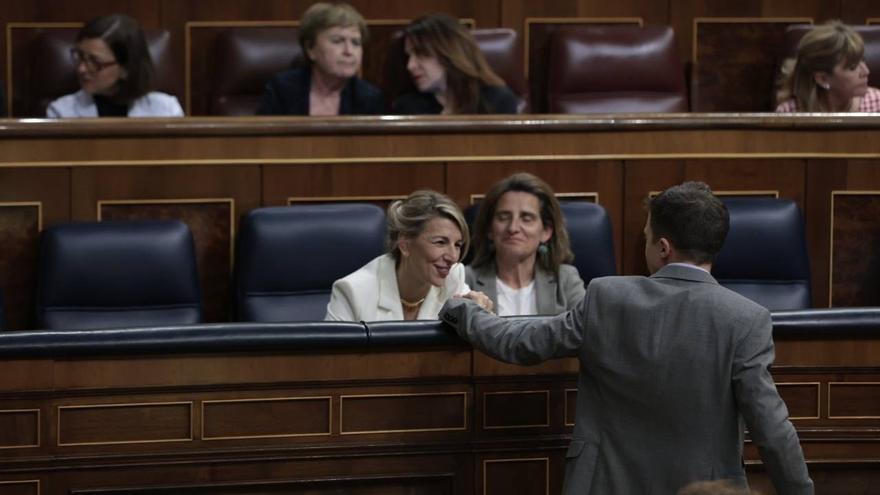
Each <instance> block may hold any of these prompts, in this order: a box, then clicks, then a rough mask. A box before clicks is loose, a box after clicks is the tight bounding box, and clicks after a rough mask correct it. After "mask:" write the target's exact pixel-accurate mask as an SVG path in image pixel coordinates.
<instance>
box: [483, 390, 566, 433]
mask: <svg viewBox="0 0 880 495" xmlns="http://www.w3.org/2000/svg"><path fill="white" fill-rule="evenodd" d="M548 426H550V391H549V390H511V391H497V392H484V393H483V428H484V429H486V430H491V429H499V428H546V427H548Z"/></svg>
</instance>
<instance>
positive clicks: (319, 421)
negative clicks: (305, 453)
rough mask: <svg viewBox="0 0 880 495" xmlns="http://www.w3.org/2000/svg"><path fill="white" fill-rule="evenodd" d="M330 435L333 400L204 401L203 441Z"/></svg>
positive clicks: (320, 398) (295, 398)
mask: <svg viewBox="0 0 880 495" xmlns="http://www.w3.org/2000/svg"><path fill="white" fill-rule="evenodd" d="M329 434H330V397H291V398H266V399H239V400H212V401H203V402H202V438H203V439H205V440H220V439H230V438H259V437H263V438H266V437H300V436H312V435H329Z"/></svg>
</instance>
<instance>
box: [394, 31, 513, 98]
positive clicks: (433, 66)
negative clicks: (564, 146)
mask: <svg viewBox="0 0 880 495" xmlns="http://www.w3.org/2000/svg"><path fill="white" fill-rule="evenodd" d="M403 43H404V51H405V52H406V56H407V64H406V69H407V71H408V72H409V75H410V78H411V79H412V82H413V84H414V85H415V86H416V88H417V89H418V92H416V93H409V94H405V95H402V96H400V97H399V98H397V99H396V100H395V101H394V104H393V106H392V110H393V111H394V113H399V114H486V113H517V106H518V105H519V99H518V98H517V97H516V95H514V94H513V92H512V91H510V89H508V87H507V86H506V85H505V84H504V80H502V79H501V78H500V77H498V75H497V74H495V72H494V71H492V68H491V67H489V63H488V62H486V57H484V56H483V53H482V52H481V51H480V48H479V47H478V46H477V42H476V41H475V40H474V37H473V35H471V33H470V31H468V30H467V29H466V28H465V27H464V26H462V25H461V22H459V20H458V19H456V18H454V17H451V16H448V15H446V14H431V15H427V16H424V17H421V18H419V19H416V20H414V21H412V22H411V23H410V24H409V26H407V27H406V28H405V29H404V31H403Z"/></svg>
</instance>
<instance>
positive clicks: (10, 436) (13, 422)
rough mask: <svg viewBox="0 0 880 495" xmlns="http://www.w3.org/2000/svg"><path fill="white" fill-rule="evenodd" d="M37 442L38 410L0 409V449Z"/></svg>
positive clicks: (38, 437)
mask: <svg viewBox="0 0 880 495" xmlns="http://www.w3.org/2000/svg"><path fill="white" fill-rule="evenodd" d="M39 444H40V411H39V410H8V409H7V410H0V449H9V448H16V447H35V446H38V445H39Z"/></svg>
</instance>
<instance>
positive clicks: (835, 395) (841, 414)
mask: <svg viewBox="0 0 880 495" xmlns="http://www.w3.org/2000/svg"><path fill="white" fill-rule="evenodd" d="M828 417H829V418H880V383H877V382H874V383H856V382H851V383H829V384H828Z"/></svg>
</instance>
